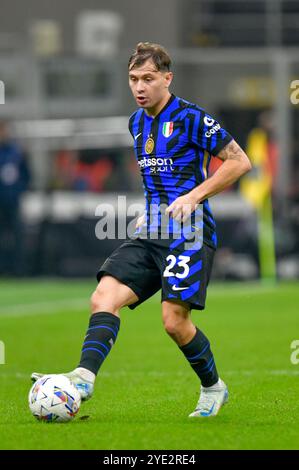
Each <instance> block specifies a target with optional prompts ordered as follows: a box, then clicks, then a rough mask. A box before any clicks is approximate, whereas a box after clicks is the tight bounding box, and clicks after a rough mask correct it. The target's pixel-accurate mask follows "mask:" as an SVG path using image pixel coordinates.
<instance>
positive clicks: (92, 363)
mask: <svg viewBox="0 0 299 470" xmlns="http://www.w3.org/2000/svg"><path fill="white" fill-rule="evenodd" d="M119 325H120V319H119V318H118V317H117V316H116V315H113V314H112V313H109V312H99V313H94V314H93V315H91V317H90V321H89V327H88V330H87V333H86V336H85V338H84V343H83V346H82V352H81V359H80V364H79V366H78V367H84V368H85V369H88V370H90V371H91V372H93V373H94V374H97V373H98V371H99V368H100V367H101V365H102V363H103V362H104V360H105V359H106V357H107V356H108V354H109V352H110V349H111V348H112V346H113V344H114V343H115V340H116V337H117V333H118V330H119Z"/></svg>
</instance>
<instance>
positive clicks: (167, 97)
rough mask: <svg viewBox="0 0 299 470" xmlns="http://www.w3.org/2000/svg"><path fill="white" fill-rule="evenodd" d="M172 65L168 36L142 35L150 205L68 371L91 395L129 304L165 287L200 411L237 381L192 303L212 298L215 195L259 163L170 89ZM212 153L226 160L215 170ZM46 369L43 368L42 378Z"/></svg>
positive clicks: (144, 164) (106, 271) (143, 151)
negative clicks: (163, 39)
mask: <svg viewBox="0 0 299 470" xmlns="http://www.w3.org/2000/svg"><path fill="white" fill-rule="evenodd" d="M170 65H171V60H170V57H169V55H168V53H167V51H166V50H165V49H164V48H163V47H162V46H160V45H158V44H152V43H139V44H138V45H137V48H136V50H135V51H134V53H133V54H132V56H131V57H130V60H129V66H128V72H129V85H130V88H131V91H132V94H133V97H134V98H135V100H136V103H137V105H138V107H139V109H138V110H137V111H136V112H135V113H134V114H133V115H132V116H131V117H130V120H129V130H130V133H131V134H132V137H133V142H134V149H135V154H136V158H137V161H138V165H139V167H140V171H141V174H142V177H143V185H144V190H145V199H146V210H145V214H144V216H143V217H141V218H139V219H138V223H137V226H138V228H137V232H136V234H135V237H133V238H131V239H128V240H127V241H126V242H125V243H123V244H122V245H121V246H120V247H119V248H118V249H116V250H115V251H114V252H113V253H112V255H111V256H110V257H109V258H108V259H107V260H106V261H105V262H104V264H103V265H102V266H101V268H100V270H99V272H98V274H97V279H98V281H99V283H98V286H97V288H96V290H95V292H94V293H93V295H92V297H91V317H90V322H89V326H88V329H87V334H86V337H85V339H84V342H83V346H82V352H81V359H80V363H79V365H78V367H77V368H76V369H74V370H73V371H72V372H69V373H67V374H66V375H67V376H68V377H69V378H70V379H71V381H72V382H73V383H74V384H75V385H76V386H77V388H78V390H79V391H80V392H81V395H82V398H83V399H88V398H90V396H91V395H92V393H93V388H94V382H95V378H96V376H97V374H98V371H99V369H100V367H101V365H102V363H103V361H104V360H105V359H106V357H107V355H108V354H109V352H110V350H111V348H112V346H113V344H114V343H115V340H116V337H117V334H118V331H119V327H120V310H121V308H122V307H124V306H129V307H130V308H132V309H133V308H135V307H136V306H137V305H140V304H141V303H142V302H144V301H145V300H146V299H148V298H149V297H151V296H152V295H153V294H154V293H156V292H157V291H158V290H160V289H162V296H161V303H162V317H163V323H164V327H165V330H166V332H167V333H168V334H169V336H170V337H171V338H172V339H173V340H174V342H175V343H176V344H177V346H178V347H179V348H180V350H181V351H182V353H183V354H184V356H185V358H186V360H187V362H189V364H190V365H191V367H192V368H193V370H194V372H195V374H197V376H198V378H199V380H200V382H201V390H200V396H199V400H198V403H197V405H196V407H195V410H194V412H193V413H191V414H190V417H210V416H215V415H216V414H217V413H218V411H219V409H220V408H221V406H222V405H224V404H225V403H226V401H227V399H228V390H227V386H226V384H225V383H224V382H223V380H222V379H221V378H220V377H219V375H218V372H217V369H216V364H215V360H214V356H213V353H212V351H211V347H210V343H209V340H208V339H207V337H206V336H205V335H204V333H203V332H202V331H201V330H200V329H199V328H198V327H197V326H195V324H194V322H193V320H192V318H191V310H196V309H197V310H202V309H204V307H205V298H206V291H207V286H208V282H209V278H210V274H211V269H212V263H213V256H214V253H215V249H216V232H215V222H214V218H213V215H212V213H211V210H210V208H209V204H208V197H210V196H213V195H214V194H217V193H219V192H221V191H222V190H224V189H225V188H226V187H228V186H229V185H231V184H232V183H234V182H235V181H236V180H238V178H240V176H241V175H243V174H244V173H246V172H247V171H249V170H250V168H251V164H250V162H249V159H248V157H247V156H246V154H245V153H244V152H243V150H242V149H241V148H240V146H239V145H238V144H237V143H236V142H235V140H234V139H233V138H232V137H231V136H230V135H229V134H228V132H226V131H225V130H224V129H223V128H222V127H221V125H220V124H219V123H218V122H217V121H216V120H215V119H214V118H213V117H211V116H210V115H209V114H207V113H206V112H205V111H204V110H203V109H201V108H200V107H198V106H197V105H195V104H192V103H189V102H188V101H185V100H183V99H181V98H179V97H177V96H175V95H174V94H171V93H170V91H169V87H170V85H171V82H172V78H173V73H172V72H171V70H170ZM212 156H217V157H218V158H220V159H221V160H223V164H222V165H221V166H220V167H219V169H218V170H217V171H216V172H215V173H214V174H213V176H211V177H208V173H207V172H208V166H209V162H210V159H211V157H212ZM186 221H187V222H189V223H188V224H186ZM190 235H191V236H190ZM192 237H193V238H192ZM190 240H191V241H190ZM187 242H188V244H187ZM42 375H43V374H38V373H33V374H32V379H33V380H36V379H38V378H39V377H41V376H42Z"/></svg>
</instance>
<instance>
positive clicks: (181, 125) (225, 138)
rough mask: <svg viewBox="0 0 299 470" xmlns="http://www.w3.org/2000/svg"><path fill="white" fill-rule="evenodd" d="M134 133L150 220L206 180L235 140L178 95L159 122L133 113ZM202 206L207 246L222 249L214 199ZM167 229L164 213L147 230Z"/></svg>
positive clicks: (130, 122)
mask: <svg viewBox="0 0 299 470" xmlns="http://www.w3.org/2000/svg"><path fill="white" fill-rule="evenodd" d="M129 130H130V133H131V135H132V137H133V140H134V151H135V155H136V159H137V162H138V165H139V168H140V171H141V175H142V179H143V186H144V194H145V199H146V214H147V217H149V214H150V207H151V205H152V206H155V207H160V206H161V205H162V204H163V206H164V207H165V205H167V206H168V205H170V204H171V203H172V202H173V201H174V200H175V199H176V198H177V197H179V196H182V195H184V194H186V193H188V192H189V191H191V190H192V189H193V188H195V187H196V186H198V185H199V184H201V183H202V182H203V181H205V179H206V178H207V175H208V168H209V163H210V160H211V156H213V155H214V156H216V155H217V154H218V153H219V152H220V151H221V150H222V149H223V148H224V147H225V146H226V145H227V144H228V143H229V142H230V141H231V140H232V139H233V138H232V136H231V135H230V134H229V133H228V132H227V131H226V130H225V129H223V128H222V127H221V125H220V124H219V123H218V122H217V121H216V120H215V119H214V118H213V117H212V116H210V115H209V114H207V113H206V112H205V111H204V110H203V109H201V108H200V107H199V106H197V105H195V104H193V103H189V102H188V101H186V100H183V99H181V98H179V97H177V96H175V95H173V94H172V95H171V97H170V99H169V101H168V102H167V103H166V105H165V106H164V108H163V109H162V110H161V111H160V112H159V114H158V115H157V116H155V118H152V117H150V116H148V115H147V114H146V112H145V111H144V110H143V109H142V108H140V109H139V110H137V111H136V112H135V113H134V114H132V116H131V117H130V119H129ZM200 206H201V208H200V210H201V213H202V232H203V242H204V243H206V244H208V245H209V246H211V247H212V248H216V245H217V237H216V225H215V221H214V217H213V215H212V212H211V210H210V207H209V203H208V200H205V201H203V203H202V205H200ZM153 212H154V216H153ZM171 223H173V221H172V219H170V220H169V224H171ZM161 227H162V217H161V213H160V211H159V210H157V211H156V212H155V211H152V212H151V218H150V219H148V220H147V230H149V231H150V232H159V231H160V230H161Z"/></svg>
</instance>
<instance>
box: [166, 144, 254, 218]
mask: <svg viewBox="0 0 299 470" xmlns="http://www.w3.org/2000/svg"><path fill="white" fill-rule="evenodd" d="M217 157H218V158H220V159H221V160H222V161H223V164H222V165H221V166H220V167H219V168H218V170H217V171H216V172H215V173H214V174H213V175H212V176H211V177H209V178H208V179H206V180H205V181H204V182H203V183H201V184H200V185H198V186H196V188H194V189H193V190H192V191H190V192H189V193H188V194H185V195H184V196H181V197H179V198H177V199H176V200H175V201H173V203H172V204H171V205H170V206H169V207H168V208H167V210H166V212H167V213H171V216H172V217H173V218H175V219H177V220H181V219H183V220H186V218H187V217H188V216H189V215H190V213H191V212H193V211H194V210H195V208H196V206H197V205H198V204H200V203H201V202H202V201H204V200H205V199H208V198H209V197H211V196H214V195H215V194H218V193H220V192H221V191H223V190H224V189H226V188H227V187H228V186H230V185H231V184H233V183H235V182H236V181H237V180H238V179H239V178H240V177H241V176H242V175H244V174H245V173H247V172H248V171H250V169H251V163H250V160H249V158H248V156H247V155H246V153H245V152H244V151H243V150H242V149H241V147H240V146H239V144H238V143H237V142H236V141H235V140H231V141H230V142H229V143H228V144H227V145H226V146H225V147H224V148H223V149H222V150H220V152H219V153H218V155H217Z"/></svg>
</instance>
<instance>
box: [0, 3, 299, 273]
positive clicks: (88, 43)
mask: <svg viewBox="0 0 299 470" xmlns="http://www.w3.org/2000/svg"><path fill="white" fill-rule="evenodd" d="M0 31H1V32H0V80H1V81H2V82H3V83H4V85H5V104H1V105H0V120H1V121H2V124H1V126H0V139H1V143H0V147H1V151H0V185H1V191H0V193H1V194H0V206H1V213H2V218H1V226H0V237H1V251H0V273H1V275H2V276H4V277H6V276H65V277H88V276H94V274H95V272H96V270H97V267H98V266H99V264H100V263H101V262H102V261H103V259H104V258H106V256H107V255H108V254H109V253H110V252H111V251H112V249H113V248H114V247H115V246H116V245H117V244H118V243H120V242H119V241H117V240H115V241H113V240H106V241H105V240H101V241H99V240H97V239H96V237H95V231H94V230H95V224H96V221H97V218H96V217H95V208H96V206H97V205H98V204H99V203H101V202H106V201H110V202H116V201H117V195H118V194H122V195H127V197H128V198H129V201H135V202H137V201H143V193H142V187H141V180H140V177H139V174H138V168H137V165H136V163H135V160H134V155H133V151H132V142H131V137H130V135H129V132H128V130H127V120H128V116H129V115H130V114H131V113H132V112H133V111H134V109H135V104H134V101H133V99H132V98H131V95H130V91H129V88H128V84H127V60H128V57H129V55H130V53H131V51H132V50H133V48H134V47H135V44H136V43H137V42H139V41H141V40H142V41H146V40H148V41H152V42H158V43H161V44H163V45H165V46H166V47H167V48H168V50H169V52H170V54H171V56H172V58H173V62H174V72H175V79H174V84H173V87H172V91H173V92H174V93H175V94H177V95H178V96H182V97H184V98H186V99H188V100H190V101H194V102H195V103H198V104H199V105H200V106H202V107H204V108H205V109H206V110H207V111H208V112H210V113H211V114H214V115H216V116H217V117H219V120H220V121H221V122H222V123H223V125H224V126H225V127H226V128H227V129H228V130H229V131H230V132H231V134H232V135H233V136H234V137H235V138H236V140H237V141H238V142H239V143H240V144H241V146H243V148H244V149H247V150H248V152H249V153H250V156H251V158H252V159H253V163H254V170H253V171H252V173H251V176H250V177H249V178H251V180H250V181H249V180H247V182H246V183H245V184H244V185H243V184H242V183H241V184H237V185H236V186H234V187H232V188H230V189H229V190H227V191H226V192H225V193H224V194H221V196H218V197H215V198H213V199H212V200H211V204H212V207H213V209H214V214H215V217H216V221H217V224H218V237H219V249H218V252H217V257H216V262H215V268H214V273H213V276H214V278H217V279H220V280H227V279H233V280H251V279H258V278H259V277H260V276H261V269H260V262H259V260H260V255H259V249H260V248H259V245H260V241H259V236H258V233H259V231H258V222H257V220H258V213H259V211H260V207H261V205H262V204H263V201H264V199H265V198H266V199H267V197H268V196H267V194H268V195H269V192H271V196H272V204H273V220H274V238H275V253H276V269H277V276H278V277H279V278H281V279H296V278H298V277H299V263H298V260H299V237H298V231H299V185H298V178H299V138H298V132H297V130H298V126H299V106H298V105H297V106H296V105H295V104H292V103H291V100H290V95H291V92H292V90H291V82H292V81H293V80H296V79H299V54H298V47H299V3H298V2H297V1H293V0H252V1H250V2H248V1H246V0H244V1H242V0H188V1H185V0H163V2H159V1H158V0H152V1H151V2H150V3H149V2H146V1H145V0H140V1H135V0H127V1H126V2H119V1H117V0H109V1H108V0H101V1H100V2H99V1H96V0H86V1H85V2H84V4H83V3H82V2H80V1H79V0H72V1H70V0H64V1H63V2H61V1H57V0H52V1H51V2H49V3H43V2H39V1H37V0H27V2H23V3H22V2H21V3H18V4H16V2H14V1H7V0H2V2H1V17H0ZM3 121H4V122H6V123H8V126H9V127H8V129H5V125H4V124H3ZM254 132H255V133H254ZM8 133H9V136H8ZM250 139H251V140H250ZM252 139H253V140H252ZM254 139H256V140H254ZM259 139H261V140H259ZM263 139H264V140H263ZM12 141H14V142H17V146H19V147H18V148H17V149H16V147H14V151H15V152H21V153H23V154H24V155H25V159H26V162H27V164H26V165H25V164H24V163H23V167H22V168H21V167H17V166H16V165H15V163H14V161H13V157H11V160H9V159H8V160H7V152H8V153H9V151H7V149H6V150H5V145H6V146H7V145H8V142H10V143H11V145H12V146H13V145H15V144H12ZM261 142H263V143H265V145H264V146H263V145H262V144H261V145H262V150H261V146H260V143H261ZM257 148H259V149H260V150H259V151H257V153H258V152H259V154H258V155H254V154H253V153H254V150H255V149H257ZM20 149H21V150H20ZM250 149H251V150H250ZM252 149H253V150H252ZM1 157H2V163H1ZM5 158H6V160H5ZM3 162H6V163H5V164H4V163H3ZM218 164H220V162H217V159H214V162H213V165H212V168H211V171H215V168H217V165H218ZM14 165H15V167H14ZM248 185H249V189H248ZM250 185H251V186H250ZM252 192H253V193H254V194H255V195H256V197H254V198H252V197H251V196H252ZM8 193H9V194H8ZM11 201H12V202H11ZM10 202H11V204H10ZM9 204H10V205H9ZM270 208H271V206H270ZM270 212H271V211H270ZM270 219H271V218H270ZM267 227H268V228H269V227H270V229H269V230H270V232H271V220H270V221H269V220H268V222H267V221H266V229H264V233H265V232H267V230H268V229H267ZM267 240H269V239H267V237H266V241H265V244H266V245H267V243H268V241H267ZM269 243H270V244H271V236H270V242H269ZM270 251H271V250H270ZM266 258H267V256H266ZM270 258H271V256H270ZM269 262H270V264H271V260H270V261H269ZM272 268H273V266H272ZM266 271H267V270H266ZM268 275H269V277H273V276H275V272H274V271H273V269H270V271H269V273H268ZM265 277H267V273H266V275H265Z"/></svg>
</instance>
